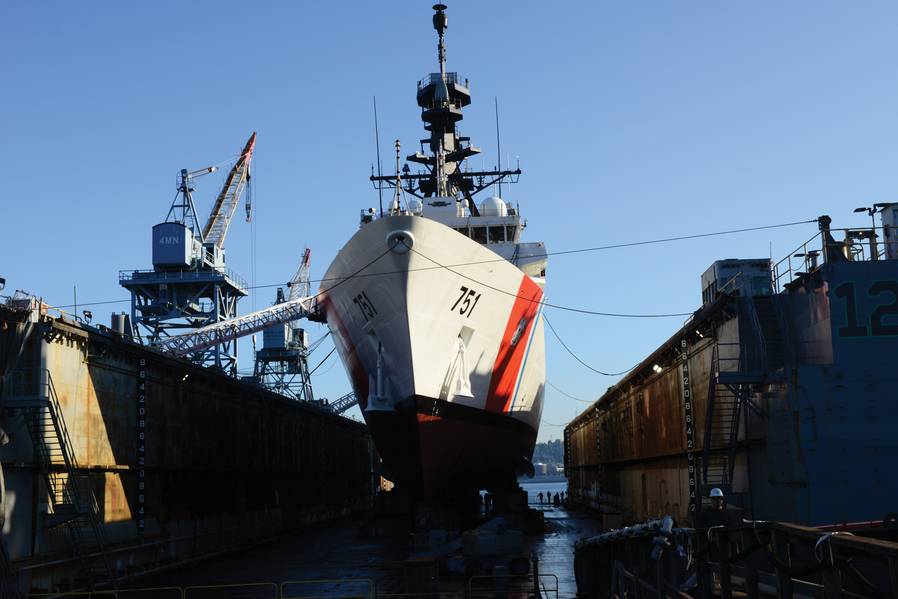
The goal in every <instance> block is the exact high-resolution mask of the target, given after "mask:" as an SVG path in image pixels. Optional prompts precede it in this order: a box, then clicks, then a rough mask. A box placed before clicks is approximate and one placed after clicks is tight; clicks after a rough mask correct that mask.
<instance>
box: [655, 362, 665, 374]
mask: <svg viewBox="0 0 898 599" xmlns="http://www.w3.org/2000/svg"><path fill="white" fill-rule="evenodd" d="M652 370H654V371H655V372H661V371H662V370H664V369H663V368H661V366H660V365H658V364H655V365H654V366H652Z"/></svg>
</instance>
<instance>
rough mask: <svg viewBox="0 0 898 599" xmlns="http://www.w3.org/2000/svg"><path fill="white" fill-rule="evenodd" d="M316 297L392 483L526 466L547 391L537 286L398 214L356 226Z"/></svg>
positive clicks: (486, 477)
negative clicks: (545, 388) (392, 479)
mask: <svg viewBox="0 0 898 599" xmlns="http://www.w3.org/2000/svg"><path fill="white" fill-rule="evenodd" d="M397 239H404V240H405V242H399V243H398V244H397ZM391 245H392V246H395V247H392V249H391ZM408 245H410V246H411V249H408V247H407V246H408ZM320 293H321V295H320V302H321V305H322V307H323V310H324V314H325V316H326V318H327V323H328V326H329V328H330V330H331V332H332V333H333V338H334V341H335V344H336V347H337V351H338V352H339V355H340V358H341V359H342V361H343V364H344V366H345V367H346V370H347V373H348V374H349V376H350V379H351V380H352V385H353V389H354V391H355V394H356V396H357V397H358V398H359V403H360V407H361V408H362V413H363V414H364V417H365V419H366V421H367V422H368V424H369V427H370V428H371V431H372V435H373V437H374V441H375V444H376V445H377V448H378V450H379V452H380V454H381V456H382V457H383V459H384V463H385V465H386V466H387V468H388V469H389V471H390V472H391V474H392V476H393V477H394V479H395V480H397V482H401V483H406V484H409V485H412V486H414V487H415V488H417V489H418V492H422V493H424V494H431V495H432V494H438V493H442V492H444V491H445V490H446V489H448V488H453V489H458V488H461V487H474V488H483V487H486V488H489V487H491V486H493V485H495V484H500V483H502V482H506V481H513V480H514V476H515V475H516V474H520V473H521V472H524V471H526V470H527V468H528V467H529V460H530V458H531V456H532V453H533V446H534V443H535V441H536V433H537V430H538V427H539V420H540V413H541V410H542V400H543V391H544V385H545V348H544V333H543V323H542V318H541V310H542V298H543V292H542V288H541V285H540V284H538V282H537V280H535V279H533V278H531V277H530V276H528V275H526V274H524V273H523V272H522V271H521V270H520V269H518V268H517V267H516V266H515V265H514V264H512V263H511V262H509V261H507V260H505V259H502V258H500V257H499V256H498V255H497V254H496V253H494V252H493V251H491V250H490V249H489V248H488V246H484V245H481V244H479V243H476V242H474V241H472V240H471V239H469V238H468V237H466V236H464V235H462V234H460V233H458V232H457V231H455V230H453V229H452V228H450V227H448V226H446V225H443V224H441V223H439V222H437V221H435V220H431V219H428V218H423V217H419V216H405V215H400V216H387V217H384V218H382V219H379V220H375V221H373V222H371V223H368V224H365V225H364V226H362V228H361V229H360V230H359V231H358V232H357V233H356V234H355V235H354V236H353V237H352V238H351V239H350V240H349V242H348V243H347V244H346V245H345V246H344V247H343V249H342V250H341V251H340V252H339V254H338V255H337V257H336V258H335V259H334V261H333V262H332V264H331V265H330V267H329V268H328V270H327V273H326V274H325V277H324V281H323V282H322V284H321V289H320Z"/></svg>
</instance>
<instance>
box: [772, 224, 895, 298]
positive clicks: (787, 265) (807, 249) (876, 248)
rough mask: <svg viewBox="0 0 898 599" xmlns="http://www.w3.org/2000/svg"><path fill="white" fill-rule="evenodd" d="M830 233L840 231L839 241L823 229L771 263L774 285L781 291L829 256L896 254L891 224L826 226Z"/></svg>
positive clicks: (849, 257)
mask: <svg viewBox="0 0 898 599" xmlns="http://www.w3.org/2000/svg"><path fill="white" fill-rule="evenodd" d="M828 231H829V233H830V235H831V236H832V235H835V234H836V233H841V234H842V241H836V240H835V238H834V237H830V236H827V234H826V232H825V231H821V232H818V233H816V234H815V235H814V236H813V237H811V238H810V239H808V240H807V241H805V242H804V243H802V244H801V245H799V246H798V247H796V248H795V249H794V250H792V251H791V252H789V253H788V254H787V255H786V256H785V257H784V258H783V259H781V260H780V261H779V262H777V263H776V264H774V265H773V272H772V278H773V289H774V291H775V292H777V293H778V292H781V291H783V290H784V289H785V288H786V286H787V285H788V284H789V283H791V282H792V281H794V280H796V279H799V278H801V277H804V276H806V275H808V274H810V273H813V272H814V271H816V270H817V269H818V268H819V267H820V266H821V265H823V264H825V263H826V262H829V261H831V260H847V261H849V262H870V261H876V260H892V259H896V258H898V234H896V233H898V232H896V231H895V229H894V228H890V227H856V228H850V229H829V230H828Z"/></svg>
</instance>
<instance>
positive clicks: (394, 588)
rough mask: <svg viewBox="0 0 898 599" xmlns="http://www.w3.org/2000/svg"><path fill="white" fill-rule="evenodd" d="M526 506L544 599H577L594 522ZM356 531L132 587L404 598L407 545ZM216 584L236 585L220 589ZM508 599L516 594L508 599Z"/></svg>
mask: <svg viewBox="0 0 898 599" xmlns="http://www.w3.org/2000/svg"><path fill="white" fill-rule="evenodd" d="M531 507H533V508H535V509H539V510H541V511H543V513H544V518H545V535H543V536H538V535H533V536H528V537H526V540H525V545H526V552H527V553H531V552H535V554H536V555H537V557H538V558H539V571H540V574H541V575H548V576H542V577H541V580H542V581H543V586H544V587H545V588H546V589H547V590H549V591H550V592H549V593H547V596H549V597H556V596H557V597H562V598H569V597H576V594H577V587H576V581H575V579H574V552H573V546H574V543H575V542H576V541H577V540H578V539H580V538H582V537H586V536H591V535H593V534H596V533H597V532H598V530H599V525H598V522H597V521H596V520H595V519H594V518H591V517H590V515H589V514H588V513H585V512H573V511H568V510H567V509H565V508H563V507H553V506H550V505H532V506H531ZM359 530H360V521H358V520H344V521H341V522H337V523H331V524H329V525H326V526H320V527H317V528H313V529H307V530H304V531H301V532H298V533H296V534H294V535H291V536H289V537H285V538H282V539H279V540H275V541H271V542H269V543H266V544H264V545H258V546H256V547H253V548H249V549H244V550H241V551H239V552H233V553H229V554H226V555H222V556H218V557H213V558H208V559H204V560H201V561H197V562H193V563H190V564H186V565H182V566H180V567H178V568H175V569H171V570H168V571H166V572H163V573H159V574H155V575H152V576H148V577H145V578H143V579H141V580H140V581H139V582H137V583H135V584H133V585H131V586H133V587H143V588H146V587H166V586H172V587H180V588H186V587H203V586H211V585H216V588H206V589H203V588H193V589H191V590H190V591H189V592H188V594H187V595H188V597H190V598H192V599H205V598H207V597H229V598H238V597H239V598H247V599H248V598H250V597H252V598H254V599H267V598H268V597H271V598H272V599H276V598H277V597H279V594H278V592H279V591H280V592H281V595H283V596H284V597H287V596H289V597H334V596H342V597H347V596H370V593H371V592H372V591H375V590H376V593H377V596H378V597H384V596H387V597H396V598H399V597H405V596H408V595H405V594H403V592H404V591H405V590H406V587H405V584H404V582H403V566H404V562H405V559H406V557H407V555H408V549H409V544H408V539H407V538H404V537H393V538H364V537H362V536H361V535H360V534H359ZM553 576H554V577H557V589H558V592H557V595H556V593H555V592H551V591H552V590H551V587H552V585H553V584H554V578H553ZM293 581H299V582H293ZM304 581H309V582H304ZM311 581H320V582H311ZM338 581H339V582H338ZM521 582H522V585H521V586H522V587H523V586H525V585H524V584H523V583H524V582H525V581H521ZM284 583H287V584H284ZM217 585H237V586H234V587H225V588H222V587H219V586H217ZM282 585H283V586H282ZM465 587H466V581H465V580H464V577H462V576H458V577H451V576H441V577H440V597H463V596H464V591H465ZM135 596H137V595H135ZM159 596H160V597H163V595H159ZM428 596H431V597H433V596H434V595H428ZM510 596H518V595H516V594H515V593H511V594H510Z"/></svg>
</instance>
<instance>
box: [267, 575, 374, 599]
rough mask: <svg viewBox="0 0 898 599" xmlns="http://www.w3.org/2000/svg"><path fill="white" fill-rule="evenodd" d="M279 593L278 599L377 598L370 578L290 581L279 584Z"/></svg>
mask: <svg viewBox="0 0 898 599" xmlns="http://www.w3.org/2000/svg"><path fill="white" fill-rule="evenodd" d="M280 593H281V594H280V598H279V599H314V598H317V597H340V598H343V599H355V598H358V599H368V598H371V597H375V596H377V595H376V589H375V585H374V580H372V579H370V578H339V579H313V580H290V581H287V582H282V583H281V585H280ZM381 596H383V595H381Z"/></svg>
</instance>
